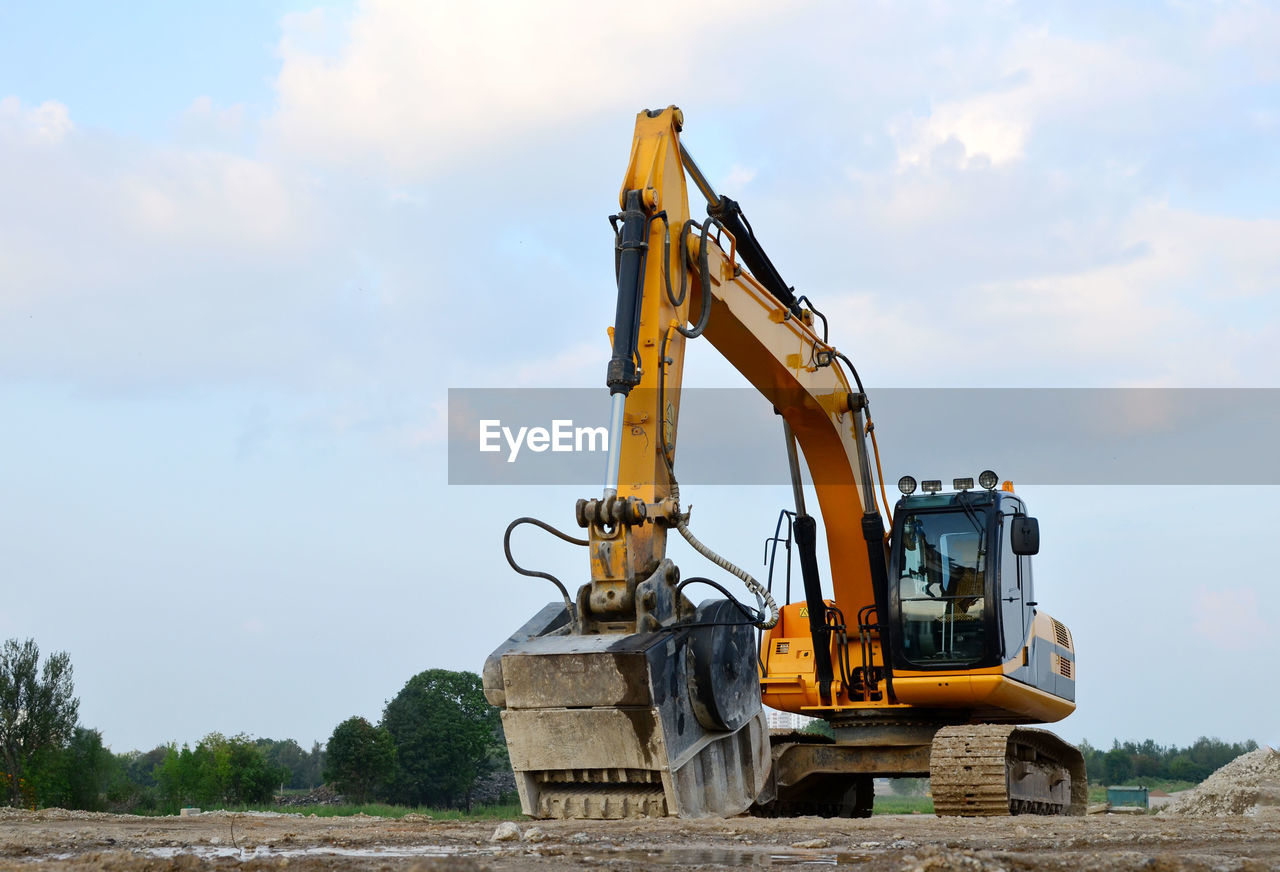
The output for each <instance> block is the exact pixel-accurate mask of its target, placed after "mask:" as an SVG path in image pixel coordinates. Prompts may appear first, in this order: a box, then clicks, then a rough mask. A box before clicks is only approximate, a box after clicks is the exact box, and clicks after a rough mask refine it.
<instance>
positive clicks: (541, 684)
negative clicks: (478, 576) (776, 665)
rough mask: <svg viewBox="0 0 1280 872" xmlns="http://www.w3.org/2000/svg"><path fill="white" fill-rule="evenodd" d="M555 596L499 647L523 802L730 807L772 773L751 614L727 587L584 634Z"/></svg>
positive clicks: (546, 811) (588, 812)
mask: <svg viewBox="0 0 1280 872" xmlns="http://www.w3.org/2000/svg"><path fill="white" fill-rule="evenodd" d="M572 629H573V628H572V627H571V626H570V621H569V614H568V611H567V609H566V608H565V606H564V605H562V604H560V603H553V604H550V605H548V606H546V607H545V608H543V609H542V611H540V612H539V613H538V614H537V615H535V616H534V618H533V619H532V620H530V621H529V622H528V623H527V624H525V625H524V626H523V627H521V628H520V630H519V631H518V632H516V633H515V635H513V636H512V637H511V638H510V639H508V640H507V641H506V642H505V643H503V644H502V645H501V646H500V647H499V648H498V649H497V650H496V651H494V652H493V654H492V655H490V656H489V658H488V660H487V661H486V663H485V667H484V688H485V695H486V696H487V697H488V699H489V702H490V703H492V704H494V705H496V706H499V707H501V708H502V727H503V730H504V731H505V733H506V738H507V748H508V750H509V752H510V755H511V767H512V769H513V770H514V771H515V775H516V788H517V790H518V791H519V793H520V805H521V809H522V810H523V812H524V813H525V814H526V815H529V816H531V817H535V818H591V819H613V818H628V817H661V816H667V815H677V816H680V817H709V816H729V815H735V814H739V813H741V812H743V811H745V810H746V809H747V808H748V807H749V806H750V805H751V803H752V801H753V800H754V799H755V798H756V796H757V795H758V794H759V793H760V791H761V789H762V788H763V787H764V785H765V779H766V776H767V774H768V769H769V762H770V755H769V730H768V726H767V724H766V723H765V717H764V710H763V708H762V707H761V705H760V694H759V690H758V689H757V673H756V653H755V644H754V641H755V640H754V638H753V633H752V632H751V629H750V626H749V625H747V624H744V623H743V622H742V621H741V617H740V615H737V609H736V608H735V607H734V605H733V604H732V603H730V602H729V601H727V600H712V601H709V602H708V603H704V604H703V605H701V606H699V607H698V610H697V620H696V622H693V623H690V624H685V625H683V626H679V627H674V628H670V629H665V630H662V631H659V632H649V633H630V634H595V635H580V634H575V633H573V632H572Z"/></svg>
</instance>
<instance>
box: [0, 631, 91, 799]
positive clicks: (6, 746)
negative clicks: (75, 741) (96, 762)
mask: <svg viewBox="0 0 1280 872" xmlns="http://www.w3.org/2000/svg"><path fill="white" fill-rule="evenodd" d="M39 662H40V649H39V648H38V647H36V643H35V640H34V639H28V640H26V641H25V642H22V643H19V642H18V641H17V640H16V639H9V640H8V641H6V642H5V643H4V646H3V648H0V756H3V761H2V762H3V763H4V769H5V773H6V774H7V775H8V793H9V796H8V801H9V803H10V804H13V805H22V804H23V795H22V788H23V785H24V782H25V774H26V771H27V769H28V767H29V766H30V764H31V762H32V760H33V759H34V758H35V756H36V755H37V754H39V753H41V752H42V751H48V750H50V749H54V748H59V747H61V746H63V745H64V744H66V742H67V741H68V740H69V739H70V738H71V732H72V730H74V729H75V726H76V719H77V718H78V716H79V713H80V700H78V699H76V697H75V696H74V693H75V687H74V685H73V684H72V681H71V658H70V657H69V656H67V653H66V652H65V651H59V652H57V653H55V654H51V655H49V657H48V658H47V659H46V660H45V662H44V667H43V668H40V667H39Z"/></svg>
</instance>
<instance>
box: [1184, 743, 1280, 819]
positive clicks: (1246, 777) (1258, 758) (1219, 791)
mask: <svg viewBox="0 0 1280 872" xmlns="http://www.w3.org/2000/svg"><path fill="white" fill-rule="evenodd" d="M1278 793H1280V751H1273V750H1272V749H1270V748H1266V747H1263V748H1259V749H1258V750H1256V751H1250V752H1249V753H1248V754H1241V755H1240V756H1239V757H1237V758H1236V759H1234V760H1232V761H1231V762H1230V763H1228V764H1227V765H1226V766H1223V767H1222V768H1221V769H1219V770H1218V771H1217V772H1215V773H1213V774H1212V775H1210V776H1209V777H1208V778H1206V779H1205V780H1204V781H1203V782H1202V783H1201V784H1200V786H1199V787H1197V788H1195V789H1194V790H1191V791H1188V792H1187V793H1186V794H1185V795H1183V796H1180V797H1179V798H1178V799H1176V800H1175V801H1173V802H1172V803H1170V804H1169V805H1167V806H1166V807H1165V808H1163V809H1161V811H1160V814H1161V815H1194V816H1199V817H1216V816H1221V815H1230V814H1256V813H1257V810H1258V809H1259V808H1260V807H1263V806H1270V805H1274V804H1275V803H1276V798H1277V795H1278Z"/></svg>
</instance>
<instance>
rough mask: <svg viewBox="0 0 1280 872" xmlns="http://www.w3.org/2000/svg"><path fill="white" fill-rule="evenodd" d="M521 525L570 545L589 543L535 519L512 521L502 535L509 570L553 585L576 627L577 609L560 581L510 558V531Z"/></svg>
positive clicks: (549, 574)
mask: <svg viewBox="0 0 1280 872" xmlns="http://www.w3.org/2000/svg"><path fill="white" fill-rule="evenodd" d="M521 524H532V525H533V526H535V527H540V528H541V529H543V530H546V531H547V532H548V533H550V534H551V535H553V536H555V537H557V538H559V539H563V540H564V541H565V542H568V543H569V544H571V545H582V546H586V545H589V544H590V543H589V542H588V541H587V540H586V539H579V538H578V537H576V536H570V535H569V534H568V533H564V532H562V531H560V530H557V529H556V528H555V527H553V526H551V525H550V524H548V523H547V522H546V521H540V520H538V519H537V518H529V517H524V518H516V519H515V520H514V521H512V522H511V523H510V524H508V525H507V532H506V533H504V534H503V535H502V551H503V553H505V554H506V556H507V563H508V564H510V566H511V568H512V569H514V570H515V571H516V572H518V573H520V574H521V575H527V576H528V577H530V578H545V579H546V580H547V581H549V582H551V583H552V584H554V585H555V586H556V589H557V590H559V591H560V596H561V597H563V598H564V607H565V608H566V609H568V610H569V621H570V623H572V624H574V625H576V624H577V623H578V615H577V609H575V608H574V605H573V600H572V599H570V598H569V591H568V589H567V588H566V587H565V586H564V585H563V584H562V583H561V582H560V579H558V578H556V577H555V576H554V575H552V574H551V573H549V572H540V571H538V570H536V569H525V568H524V567H523V566H521V565H520V564H519V563H516V559H515V558H514V557H512V556H511V531H512V530H514V529H515V528H516V527H519V526H520V525H521Z"/></svg>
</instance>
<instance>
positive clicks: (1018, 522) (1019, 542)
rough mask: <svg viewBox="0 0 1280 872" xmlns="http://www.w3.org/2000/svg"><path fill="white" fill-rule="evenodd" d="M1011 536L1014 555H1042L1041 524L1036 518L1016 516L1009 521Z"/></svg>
mask: <svg viewBox="0 0 1280 872" xmlns="http://www.w3.org/2000/svg"><path fill="white" fill-rule="evenodd" d="M1009 535H1010V536H1011V537H1012V538H1011V539H1010V544H1012V545H1013V553H1014V554H1018V555H1023V554H1039V553H1040V522H1039V521H1037V520H1036V519H1035V518H1028V517H1027V516H1026V515H1015V516H1014V517H1013V518H1012V519H1011V520H1010V521H1009Z"/></svg>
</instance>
